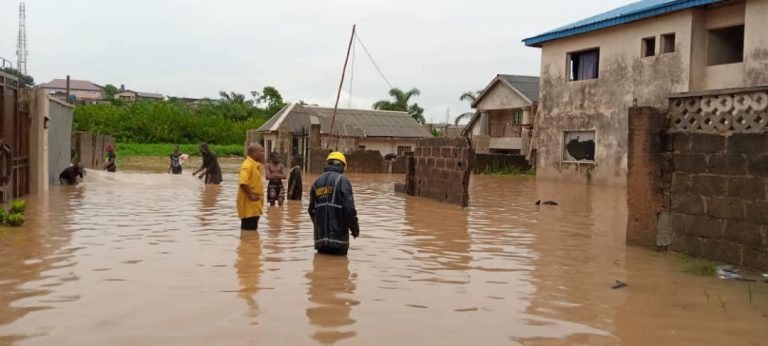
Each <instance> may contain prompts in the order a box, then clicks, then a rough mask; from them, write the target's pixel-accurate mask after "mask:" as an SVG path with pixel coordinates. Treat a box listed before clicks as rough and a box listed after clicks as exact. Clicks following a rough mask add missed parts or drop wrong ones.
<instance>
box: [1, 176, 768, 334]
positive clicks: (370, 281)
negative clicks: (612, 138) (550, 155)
mask: <svg viewBox="0 0 768 346" xmlns="http://www.w3.org/2000/svg"><path fill="white" fill-rule="evenodd" d="M224 166H225V171H228V172H229V173H227V174H225V182H224V184H223V185H222V186H219V187H204V186H202V185H201V184H200V182H199V180H196V179H194V178H193V177H192V176H191V175H189V174H185V175H182V176H169V175H165V174H155V173H139V172H119V173H117V174H108V173H103V172H93V171H89V172H88V175H87V177H86V179H87V183H86V184H84V185H81V186H78V187H54V188H52V190H51V192H50V194H49V195H47V196H43V197H30V198H29V207H28V212H27V214H28V219H29V221H28V222H27V224H26V225H25V226H23V227H22V228H16V229H3V230H0V344H18V345H64V344H66V345H160V344H162V345H214V344H215V345H256V344H259V345H278V344H279V345H309V344H327V345H330V344H338V345H425V344H434V345H480V344H482V345H509V344H530V345H565V344H581V345H614V344H626V345H649V344H651V345H768V284H765V283H760V282H755V283H749V284H748V283H745V282H736V281H723V280H718V279H717V278H714V277H710V276H701V275H695V274H691V273H688V272H686V268H687V267H688V265H689V263H688V262H687V261H684V260H681V258H680V256H679V255H673V254H662V253H656V252H653V251H647V250H643V249H637V248H631V247H630V248H628V247H626V246H625V245H624V239H625V236H624V231H625V223H626V214H627V209H626V202H625V197H624V196H625V191H624V190H621V189H608V188H597V187H584V186H571V185H564V184H554V183H540V182H539V183H536V182H535V181H534V180H533V179H530V178H513V177H473V180H472V185H471V193H472V202H471V207H470V208H469V209H468V210H462V209H459V208H456V207H454V206H450V205H443V204H438V203H433V202H430V201H425V200H419V199H414V198H410V197H405V196H402V195H398V194H395V193H393V184H394V182H395V181H398V180H399V179H400V177H398V176H387V175H353V176H351V179H352V182H353V185H354V189H355V198H356V202H357V206H358V209H359V213H360V219H361V221H360V222H361V233H362V236H361V237H360V238H358V239H357V240H354V241H353V244H352V248H351V250H350V255H349V256H348V257H347V258H338V257H328V256H321V255H316V254H315V253H314V251H313V248H312V227H311V222H310V220H309V218H308V217H307V216H306V204H307V201H306V200H305V201H303V202H289V203H287V205H285V206H284V207H282V208H270V209H268V210H267V211H266V214H265V215H264V217H263V219H262V220H261V222H260V230H259V232H258V233H241V231H240V230H239V221H238V220H237V218H236V213H235V206H234V205H235V192H236V186H235V176H234V174H233V173H232V171H233V170H234V169H235V168H236V165H235V164H225V165H224ZM162 169H163V168H162V167H161V168H159V169H156V170H162ZM310 180H311V179H310V177H305V183H308V182H309V181H310ZM306 191H307V189H306V188H305V192H306ZM537 199H555V200H558V201H559V202H560V206H557V207H544V206H542V207H540V208H539V207H536V206H535V205H534V204H533V202H534V201H536V200H537ZM617 279H618V280H622V281H625V282H627V284H628V286H627V287H625V288H623V289H619V290H612V289H611V285H612V284H613V282H614V280H617Z"/></svg>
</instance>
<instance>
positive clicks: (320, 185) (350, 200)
mask: <svg viewBox="0 0 768 346" xmlns="http://www.w3.org/2000/svg"><path fill="white" fill-rule="evenodd" d="M326 162H327V163H328V166H327V167H326V168H325V172H324V173H323V175H321V176H320V177H319V178H317V180H316V181H315V183H314V184H312V189H311V190H310V191H309V209H308V212H309V216H310V218H312V223H313V224H314V226H315V249H316V250H317V252H320V253H324V254H331V255H339V256H346V255H347V251H348V250H349V234H350V233H351V234H352V237H354V238H357V237H358V236H359V235H360V226H359V224H358V221H357V210H356V209H355V198H354V196H353V195H352V184H351V183H350V182H349V178H347V177H346V176H345V175H344V169H345V168H346V166H347V159H346V158H345V157H344V154H342V153H337V152H334V153H331V154H330V155H328V158H327V159H326Z"/></svg>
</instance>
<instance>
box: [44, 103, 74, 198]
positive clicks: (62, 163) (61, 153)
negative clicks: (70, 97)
mask: <svg viewBox="0 0 768 346" xmlns="http://www.w3.org/2000/svg"><path fill="white" fill-rule="evenodd" d="M73 114H74V108H72V106H69V105H67V104H65V103H62V102H61V101H59V100H56V99H50V100H49V110H48V117H49V118H50V121H49V123H48V168H49V170H48V183H49V184H51V185H54V184H58V183H59V174H60V173H61V171H63V170H64V168H67V167H68V166H69V165H70V164H71V161H72V120H73Z"/></svg>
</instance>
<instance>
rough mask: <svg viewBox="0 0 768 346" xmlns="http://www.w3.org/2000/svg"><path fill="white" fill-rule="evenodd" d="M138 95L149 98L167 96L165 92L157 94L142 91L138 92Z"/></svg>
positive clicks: (163, 97)
mask: <svg viewBox="0 0 768 346" xmlns="http://www.w3.org/2000/svg"><path fill="white" fill-rule="evenodd" d="M136 97H142V98H148V99H160V100H163V99H165V96H163V94H156V93H145V92H141V91H137V92H136Z"/></svg>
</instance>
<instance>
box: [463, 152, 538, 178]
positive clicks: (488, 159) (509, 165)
mask: <svg viewBox="0 0 768 346" xmlns="http://www.w3.org/2000/svg"><path fill="white" fill-rule="evenodd" d="M529 169H531V164H530V163H528V160H526V159H525V156H524V155H502V154H475V161H474V163H473V165H472V171H473V172H474V173H477V174H484V173H492V172H499V171H509V170H520V171H527V170H529Z"/></svg>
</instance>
